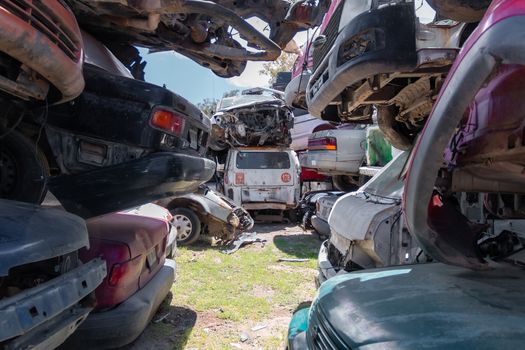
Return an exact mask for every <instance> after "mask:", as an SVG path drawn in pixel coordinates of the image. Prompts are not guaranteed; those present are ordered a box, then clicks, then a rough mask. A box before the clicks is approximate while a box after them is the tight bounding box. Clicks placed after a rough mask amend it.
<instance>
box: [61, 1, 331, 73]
mask: <svg viewBox="0 0 525 350" xmlns="http://www.w3.org/2000/svg"><path fill="white" fill-rule="evenodd" d="M329 3H330V1H326V0H323V1H319V2H315V3H313V2H311V1H304V0H301V1H296V2H292V1H286V0H270V1H264V2H259V1H253V0H250V1H243V2H237V1H232V0H217V1H196V0H186V1H180V0H167V1H156V0H146V1H132V0H124V1H118V2H115V1H113V0H103V1H100V0H97V1H95V0H77V1H72V2H71V6H72V8H73V11H74V12H75V14H76V16H77V18H78V20H79V22H80V24H81V26H82V27H83V28H84V29H86V30H88V31H89V32H90V33H92V34H93V35H94V36H95V37H97V38H99V39H100V40H104V41H105V43H106V44H108V45H109V44H111V43H113V44H116V45H121V46H128V47H123V50H122V55H123V56H126V51H127V50H126V49H128V48H129V46H130V45H134V46H143V47H147V48H149V49H151V50H153V51H168V50H175V51H177V52H179V53H181V54H183V55H185V56H187V57H189V58H190V59H192V60H194V61H195V62H197V63H199V64H201V65H203V66H204V67H207V68H210V69H211V70H212V71H213V72H214V73H215V74H217V75H218V76H221V77H232V76H236V75H240V74H241V73H242V72H243V71H244V68H245V67H246V62H247V61H271V60H275V59H276V58H277V57H279V54H280V52H281V48H282V49H284V48H285V47H286V45H287V44H288V43H289V42H290V41H291V40H292V38H293V37H294V36H295V34H296V33H297V32H298V31H302V30H306V29H308V28H311V27H314V26H317V25H318V24H319V23H320V22H321V20H322V17H323V15H324V12H325V11H326V8H327V7H328V5H329ZM251 17H257V18H259V19H261V20H262V21H264V22H266V23H267V24H268V27H269V29H270V34H269V37H267V36H265V35H264V34H263V33H261V32H259V31H258V30H257V29H255V28H254V27H253V26H252V25H251V24H250V23H248V22H247V21H246V19H249V18H251ZM234 33H237V34H234ZM239 39H242V41H246V42H247V46H242V45H241V42H242V41H239ZM123 44H124V45H123Z"/></svg>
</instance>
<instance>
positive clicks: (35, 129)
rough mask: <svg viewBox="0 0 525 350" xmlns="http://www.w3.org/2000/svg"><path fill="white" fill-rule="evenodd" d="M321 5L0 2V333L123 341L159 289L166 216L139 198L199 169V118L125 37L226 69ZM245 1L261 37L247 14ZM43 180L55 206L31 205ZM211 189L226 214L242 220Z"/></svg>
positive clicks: (13, 345)
mask: <svg viewBox="0 0 525 350" xmlns="http://www.w3.org/2000/svg"><path fill="white" fill-rule="evenodd" d="M327 6H328V3H325V2H323V1H321V2H319V3H318V4H317V5H316V6H312V5H311V4H309V3H307V2H305V1H299V2H294V3H293V4H292V3H291V2H289V1H284V0H276V1H271V2H266V3H265V4H264V5H262V4H256V3H253V4H246V3H242V4H241V3H236V2H230V1H216V2H206V1H186V2H179V1H165V2H162V4H161V3H160V2H158V1H141V2H136V1H119V2H118V3H116V2H114V1H91V0H71V1H62V0H60V1H59V0H49V1H26V0H20V1H18V0H17V1H13V0H2V1H0V22H1V23H2V30H1V31H0V101H1V104H2V108H1V110H2V112H1V115H0V194H1V198H2V199H1V200H0V207H1V208H0V242H1V243H2V247H1V248H0V251H1V253H0V315H1V317H0V320H1V321H0V323H1V325H2V327H0V328H1V331H0V346H1V347H2V348H6V349H26V348H38V349H52V348H56V347H57V346H60V345H61V344H63V346H65V347H78V346H81V347H95V348H110V347H118V346H122V345H125V344H127V343H129V342H131V341H133V340H134V339H135V338H136V337H137V336H138V335H139V334H140V333H141V332H142V331H143V329H144V327H145V326H146V324H147V323H148V321H149V319H151V317H152V316H153V314H154V313H155V311H156V309H157V308H158V306H159V304H160V302H161V301H162V300H163V299H164V298H165V296H166V294H167V293H168V291H169V290H170V288H171V285H172V283H173V281H174V275H175V264H174V262H173V261H172V260H170V259H168V257H170V256H172V255H173V251H174V245H175V241H176V240H175V234H176V233H177V232H176V231H177V227H175V228H173V227H172V222H173V216H172V215H171V214H170V213H169V212H168V211H167V210H166V209H164V208H161V207H159V206H155V205H153V204H149V205H146V206H141V205H143V204H145V203H148V202H151V201H155V200H161V199H163V198H166V197H172V196H181V195H186V194H188V193H191V192H194V191H195V190H197V189H198V188H199V186H200V185H201V184H202V183H204V182H206V181H208V180H209V179H210V178H211V177H212V175H213V173H214V170H215V163H214V162H213V161H211V160H209V159H207V158H205V155H206V153H207V150H208V143H209V136H210V132H211V123H210V120H209V117H208V116H206V115H204V114H203V113H202V112H201V111H200V110H199V109H197V108H196V107H195V106H194V105H192V104H191V103H189V102H188V101H186V100H185V99H184V98H182V97H181V96H179V95H177V94H175V93H173V92H171V91H169V90H167V89H166V88H161V87H159V86H155V85H153V84H149V83H146V82H144V81H143V80H144V67H145V64H146V63H145V62H143V61H142V58H141V57H140V55H139V54H138V50H137V49H136V48H135V47H134V46H143V47H148V48H150V49H151V50H153V51H163V50H176V51H178V52H180V53H182V54H184V55H186V56H188V57H190V58H191V59H193V60H195V61H196V62H198V63H199V64H202V65H203V66H206V67H208V68H210V69H211V70H212V71H213V72H214V73H216V74H217V75H219V76H224V77H230V76H235V75H239V74H240V73H241V72H242V71H243V70H244V67H245V65H246V62H247V61H248V60H272V59H275V58H277V57H278V56H279V54H280V51H281V48H284V47H285V46H286V45H287V43H288V42H289V41H290V40H291V39H292V37H293V36H294V35H295V33H296V32H298V31H301V30H305V29H308V28H310V27H312V26H315V25H317V24H319V22H320V21H321V18H322V16H323V14H324V12H325V11H326V8H327ZM253 15H257V16H258V17H260V18H261V19H263V20H265V21H266V22H267V23H268V24H269V26H270V28H271V34H270V37H269V38H268V37H266V36H264V35H263V34H262V33H261V32H259V31H257V30H256V29H255V28H254V27H253V26H251V25H250V24H249V23H248V22H246V21H245V19H247V18H249V17H252V16H253ZM234 30H235V32H237V33H239V34H240V35H241V36H242V38H243V40H245V41H246V42H247V43H248V46H249V47H251V48H253V49H248V50H247V49H246V48H244V47H242V45H241V44H240V43H239V42H238V41H237V40H236V39H235V38H234V36H233V35H232V32H233V31H234ZM48 190H50V191H51V192H52V193H53V194H54V196H56V198H57V199H58V201H59V202H60V205H58V206H57V205H53V206H54V208H52V207H50V206H49V205H48V204H45V205H41V203H42V201H43V200H44V199H45V198H46V199H47V198H48V197H46V194H47V193H48ZM223 202H224V203H228V205H230V207H229V208H225V212H226V214H225V213H221V215H227V217H226V218H227V220H228V223H229V224H230V225H231V227H233V229H234V228H235V227H237V226H240V227H242V228H247V227H250V226H251V225H252V224H253V222H252V221H251V219H250V218H249V216H248V217H246V215H245V212H244V211H243V210H241V209H240V208H238V207H236V206H235V205H233V204H231V203H229V202H228V201H226V200H224V201H223ZM46 203H47V202H46ZM137 206H138V207H137ZM130 208H131V209H130ZM84 220H86V221H84ZM175 222H177V221H175ZM208 226H211V223H208ZM231 227H228V230H231V229H232V228H231ZM72 334H73V336H72V337H70V336H71V335H72ZM68 337H70V338H69V339H68ZM66 340H67V342H66V343H64V341H66Z"/></svg>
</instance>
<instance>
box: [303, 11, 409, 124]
mask: <svg viewBox="0 0 525 350" xmlns="http://www.w3.org/2000/svg"><path fill="white" fill-rule="evenodd" d="M415 31H416V29H415V14H414V5H413V3H406V4H404V5H400V4H398V5H395V6H385V7H384V8H382V9H379V10H373V11H368V12H365V13H363V14H361V15H358V16H356V17H355V18H354V19H353V20H352V21H351V22H350V23H349V24H348V25H346V26H345V27H344V28H343V30H342V31H341V32H340V33H339V35H338V37H337V39H336V41H335V43H334V45H333V47H332V48H331V50H330V51H329V52H328V54H327V55H326V56H325V57H324V58H323V60H322V61H321V63H320V64H319V65H318V67H317V68H316V70H315V72H314V73H313V74H312V76H311V78H310V81H309V82H308V87H307V91H306V100H307V104H308V111H309V112H310V113H311V114H312V115H314V116H317V117H320V116H321V115H322V113H323V110H324V109H325V108H326V107H327V106H328V104H329V103H330V102H332V101H333V100H334V99H336V98H337V96H338V95H339V94H340V93H341V92H342V91H343V90H344V89H345V88H346V87H348V86H351V85H353V84H355V83H356V82H359V81H361V80H363V79H367V78H368V77H371V76H373V75H375V74H380V73H394V72H405V71H412V70H414V69H415V68H416V66H417V53H416V46H415V45H416V38H415ZM368 41H371V42H373V44H372V45H364V46H362V43H364V42H368ZM353 44H355V45H353ZM351 47H366V49H365V50H364V51H363V52H354V53H351V51H352V50H351V49H347V48H351ZM345 49H346V50H347V51H348V52H350V53H351V54H350V56H348V55H343V52H345ZM343 56H345V57H351V58H347V59H345V58H343Z"/></svg>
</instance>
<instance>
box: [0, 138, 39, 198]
mask: <svg viewBox="0 0 525 350" xmlns="http://www.w3.org/2000/svg"><path fill="white" fill-rule="evenodd" d="M0 149H3V150H4V151H3V152H6V153H8V155H9V156H10V157H11V158H13V159H14V160H15V162H16V164H15V166H16V170H15V171H16V177H17V181H16V183H15V185H14V186H13V187H14V188H13V189H12V190H11V191H10V193H8V194H6V195H4V194H3V193H0V197H2V198H6V199H12V200H17V201H21V202H28V203H35V204H40V203H42V201H43V200H44V197H45V195H46V192H47V189H46V185H45V181H44V179H45V178H46V177H48V176H49V166H48V164H47V161H46V158H45V156H44V154H43V153H42V151H41V150H40V149H38V148H37V146H36V145H35V144H34V142H32V141H31V140H29V139H28V138H27V137H25V136H24V135H22V134H20V133H18V132H16V131H13V132H10V133H9V134H8V135H6V136H5V137H4V138H2V139H0ZM1 171H2V170H1V169H0V172H1ZM0 181H1V175H0Z"/></svg>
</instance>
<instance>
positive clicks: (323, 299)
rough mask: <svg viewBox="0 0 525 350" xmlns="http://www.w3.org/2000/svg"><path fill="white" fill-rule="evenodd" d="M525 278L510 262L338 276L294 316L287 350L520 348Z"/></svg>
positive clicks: (414, 267) (523, 333) (524, 333)
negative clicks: (486, 268)
mask: <svg viewBox="0 0 525 350" xmlns="http://www.w3.org/2000/svg"><path fill="white" fill-rule="evenodd" d="M511 258H512V259H516V261H520V262H521V261H522V260H521V259H522V258H523V256H520V257H519V259H518V257H511ZM524 278H525V276H524V274H523V269H522V268H521V267H518V266H515V265H514V266H512V264H510V263H506V262H498V263H496V264H495V265H494V269H493V270H491V271H484V272H477V271H469V270H466V269H464V268H460V267H456V266H447V265H444V264H437V263H434V264H420V265H405V266H396V267H389V268H381V269H372V270H366V271H359V272H352V273H349V274H345V275H342V276H336V277H334V278H332V279H330V280H328V281H327V282H325V283H323V284H322V285H321V287H320V288H319V292H318V294H317V297H316V299H315V300H314V301H313V303H312V305H311V307H309V308H304V309H300V310H298V311H297V312H296V313H295V314H294V316H293V318H292V321H291V322H290V328H289V331H288V349H289V350H295V349H301V350H303V349H308V350H313V349H385V348H387V349H413V348H420V347H424V348H426V349H515V348H516V347H520V346H521V345H520V344H521V342H522V339H523V337H524V336H525V331H524V329H523V327H516V324H522V322H523V320H524V319H525V309H524V307H523V303H522V300H523V293H524V292H525V283H524V282H525V280H524ZM444 334H446V336H443V335H444Z"/></svg>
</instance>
